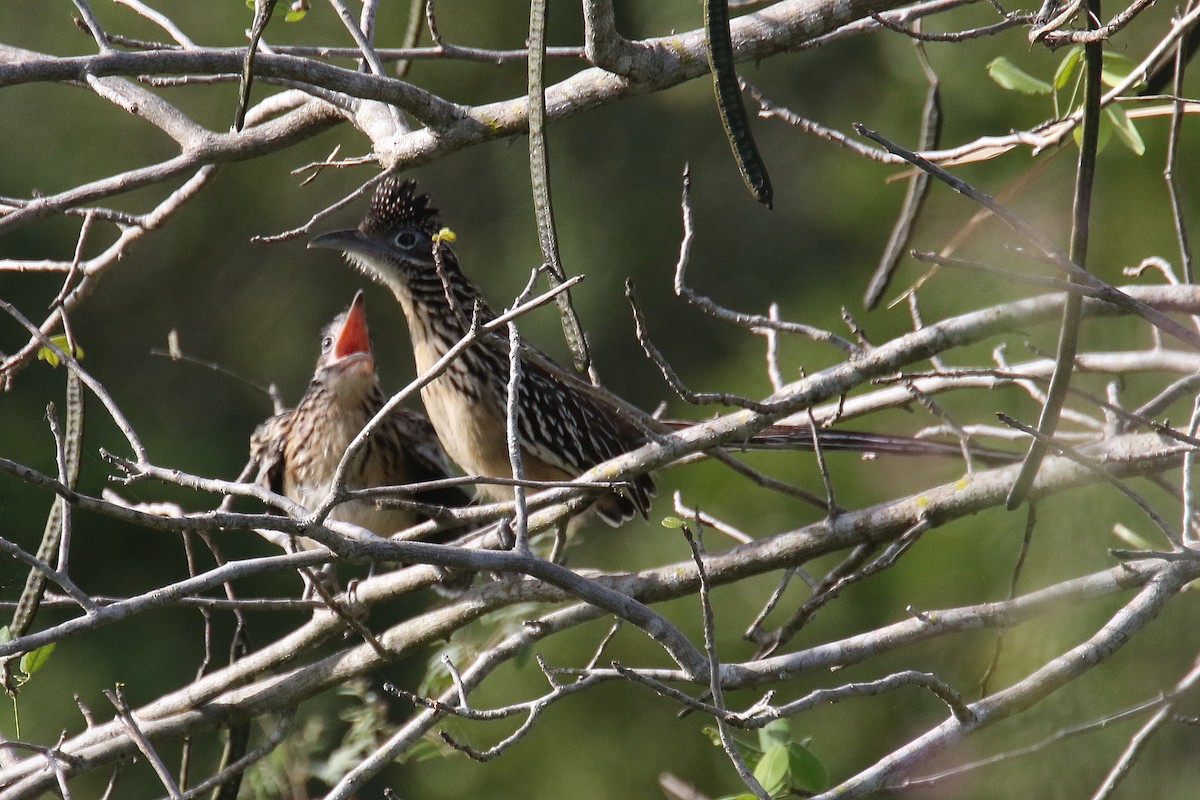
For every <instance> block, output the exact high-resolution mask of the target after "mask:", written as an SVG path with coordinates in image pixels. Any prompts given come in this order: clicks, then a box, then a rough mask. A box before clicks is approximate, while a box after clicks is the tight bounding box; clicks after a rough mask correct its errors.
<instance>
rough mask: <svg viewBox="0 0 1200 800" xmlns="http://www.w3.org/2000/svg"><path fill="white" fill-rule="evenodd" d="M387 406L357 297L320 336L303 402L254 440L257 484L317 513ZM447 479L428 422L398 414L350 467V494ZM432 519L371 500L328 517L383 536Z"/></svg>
mask: <svg viewBox="0 0 1200 800" xmlns="http://www.w3.org/2000/svg"><path fill="white" fill-rule="evenodd" d="M386 402H387V398H386V397H384V394H383V391H382V390H381V389H380V388H379V377H378V375H377V374H376V372H375V359H374V356H373V355H372V353H371V342H370V338H369V336H368V332H367V315H366V308H365V305H364V302H363V295H362V292H359V293H358V294H356V295H355V296H354V302H352V303H351V304H350V307H349V308H348V309H347V310H346V311H344V312H342V313H341V314H339V315H338V316H337V317H336V318H335V319H334V320H333V322H332V323H330V324H329V326H327V327H326V328H325V330H324V331H323V333H322V337H321V355H320V357H319V358H318V359H317V366H316V370H315V371H314V372H313V377H312V381H311V383H309V386H308V390H307V391H306V392H305V393H304V397H303V398H302V399H301V400H300V402H299V403H297V404H296V407H295V408H294V409H289V410H287V411H284V412H282V413H279V414H276V415H275V416H273V417H271V418H270V419H268V420H267V421H266V422H263V423H262V424H261V425H259V426H258V428H257V429H256V430H255V431H254V434H253V435H252V436H251V437H250V456H251V459H252V460H253V461H254V462H255V463H256V464H257V465H258V476H257V482H259V483H261V484H262V485H264V486H267V487H269V488H270V489H271V490H272V491H275V492H277V493H279V494H282V495H284V496H286V497H288V498H289V499H291V500H294V501H295V502H297V503H299V504H300V505H302V506H304V507H306V508H308V509H315V508H317V507H318V506H319V505H320V504H321V503H323V502H324V501H325V499H326V498H327V497H328V495H329V491H330V488H331V484H332V482H333V478H334V473H335V471H336V470H337V467H338V463H339V462H340V461H341V460H342V455H343V454H344V453H345V452H346V448H347V447H348V446H349V444H350V442H351V441H353V440H354V438H355V437H356V436H357V435H358V433H359V431H361V430H362V429H363V426H365V425H366V424H367V422H368V421H370V420H371V418H372V417H374V416H375V414H376V413H377V412H378V411H379V410H380V409H381V408H383V406H384V404H385V403H386ZM450 474H451V472H450V464H449V460H448V459H447V458H446V453H445V451H444V450H442V447H441V445H440V444H439V443H438V439H437V435H436V434H435V433H434V430H433V426H431V425H430V424H429V420H428V419H426V418H425V417H424V416H422V415H421V414H418V413H416V412H413V411H409V410H407V409H403V408H397V409H395V410H393V411H392V412H391V413H389V414H388V416H387V417H385V418H384V420H383V423H382V424H381V425H380V426H379V428H378V429H377V430H376V431H375V433H374V434H373V435H372V436H371V437H370V438H368V439H367V441H366V443H365V444H364V446H363V447H362V449H361V450H360V451H359V453H358V455H357V457H356V458H354V459H353V460H352V461H351V462H350V464H349V466H348V469H347V471H346V486H347V488H350V489H361V488H366V487H371V486H395V485H401V484H408V483H418V482H422V481H433V480H439V479H442V478H446V477H448V476H449V475H450ZM413 499H414V500H416V501H418V502H420V503H424V504H429V505H438V506H462V505H466V504H467V503H468V502H470V498H469V496H468V495H467V494H466V493H465V492H464V491H462V490H460V489H457V488H452V487H451V488H439V489H434V490H429V491H424V492H418V493H417V494H415V495H414V497H413ZM428 518H429V514H428V513H426V512H425V511H422V510H420V509H417V508H413V507H411V506H410V507H404V506H396V505H380V504H377V503H376V502H375V501H373V500H369V499H355V500H351V501H348V502H345V503H341V504H340V505H338V506H335V507H334V509H333V510H332V511H331V512H330V514H329V519H331V520H335V521H341V522H350V523H353V524H355V525H360V526H362V527H364V528H366V529H368V530H370V531H372V532H374V533H375V534H377V535H379V536H388V535H390V534H393V533H395V532H396V531H399V530H403V529H404V528H408V527H410V526H412V525H415V524H417V523H419V522H423V521H425V520H426V519H428Z"/></svg>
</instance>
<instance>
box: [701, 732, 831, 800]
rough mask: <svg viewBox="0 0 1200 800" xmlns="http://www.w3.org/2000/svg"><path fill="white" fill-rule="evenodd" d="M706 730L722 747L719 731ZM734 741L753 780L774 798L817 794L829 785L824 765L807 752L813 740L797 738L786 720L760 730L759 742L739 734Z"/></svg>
mask: <svg viewBox="0 0 1200 800" xmlns="http://www.w3.org/2000/svg"><path fill="white" fill-rule="evenodd" d="M704 731H705V733H707V734H708V735H709V737H711V738H712V740H713V744H715V745H717V746H720V744H721V739H720V735H719V734H718V732H717V730H716V728H705V729H704ZM734 741H735V742H736V744H737V746H738V747H739V748H740V749H741V751H742V755H743V756H744V757H745V759H746V764H747V765H748V766H749V767H750V768H751V769H752V770H753V772H754V779H755V780H757V781H758V782H759V784H761V785H762V787H763V789H765V790H766V792H767V794H769V795H770V796H771V797H787V796H789V795H792V794H800V795H810V794H816V793H817V792H820V791H822V790H823V789H825V788H826V787H827V786H828V785H829V772H828V771H827V770H826V769H825V765H824V764H822V763H821V761H820V759H818V758H817V757H816V756H815V755H813V754H812V751H811V750H809V749H808V743H809V741H810V740H809V739H808V738H805V739H797V738H795V737H794V736H793V735H792V726H791V723H789V722H788V720H786V719H777V720H774V721H773V722H770V723H768V724H767V725H766V726H765V727H763V728H760V729H759V731H758V741H757V742H755V741H750V740H749V739H747V738H746V737H744V736H739V735H735V736H734ZM720 800H755V797H754V795H752V794H749V793H745V794H738V795H728V796H726V797H722V798H720Z"/></svg>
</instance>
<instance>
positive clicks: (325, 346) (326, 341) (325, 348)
mask: <svg viewBox="0 0 1200 800" xmlns="http://www.w3.org/2000/svg"><path fill="white" fill-rule="evenodd" d="M331 347H333V337H332V336H326V337H325V338H323V339H322V340H321V352H322V353H328V352H329V349H330V348H331Z"/></svg>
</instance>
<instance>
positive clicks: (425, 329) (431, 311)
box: [396, 267, 496, 371]
mask: <svg viewBox="0 0 1200 800" xmlns="http://www.w3.org/2000/svg"><path fill="white" fill-rule="evenodd" d="M396 297H397V299H398V300H399V301H400V306H401V307H402V308H403V309H404V316H405V317H406V318H407V320H408V332H409V335H410V336H411V337H412V342H413V352H414V354H415V355H416V356H417V369H418V371H424V370H426V369H428V368H429V367H430V366H432V364H433V362H434V361H436V360H437V359H439V358H441V357H442V356H443V355H445V354H446V351H448V350H449V349H450V348H451V347H453V346H454V345H455V344H456V343H457V342H458V341H459V340H460V339H462V338H463V337H464V336H465V335H466V334H467V332H468V331H469V330H470V328H471V322H472V319H473V318H475V317H477V318H478V324H484V323H486V322H490V321H491V320H493V319H495V318H496V315H495V313H494V312H493V311H492V310H491V308H489V307H488V305H487V303H486V302H485V301H484V300H483V296H482V295H481V294H480V293H479V290H478V289H477V288H475V285H474V284H472V283H471V282H470V281H469V280H467V278H466V276H465V275H463V274H462V273H461V272H459V271H458V269H457V268H453V267H450V268H447V269H444V270H442V272H441V273H440V274H439V273H437V272H434V271H432V270H423V271H421V272H417V273H412V274H410V275H406V276H405V281H404V287H403V291H400V292H396ZM426 362H427V363H426Z"/></svg>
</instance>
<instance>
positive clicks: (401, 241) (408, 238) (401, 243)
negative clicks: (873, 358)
mask: <svg viewBox="0 0 1200 800" xmlns="http://www.w3.org/2000/svg"><path fill="white" fill-rule="evenodd" d="M396 246H397V247H401V248H404V249H405V250H412V249H413V248H414V247H416V246H417V235H416V234H415V233H413V232H412V231H400V233H398V234H396Z"/></svg>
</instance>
